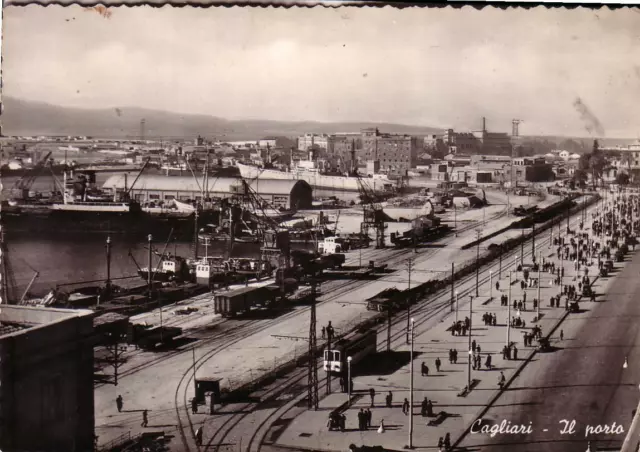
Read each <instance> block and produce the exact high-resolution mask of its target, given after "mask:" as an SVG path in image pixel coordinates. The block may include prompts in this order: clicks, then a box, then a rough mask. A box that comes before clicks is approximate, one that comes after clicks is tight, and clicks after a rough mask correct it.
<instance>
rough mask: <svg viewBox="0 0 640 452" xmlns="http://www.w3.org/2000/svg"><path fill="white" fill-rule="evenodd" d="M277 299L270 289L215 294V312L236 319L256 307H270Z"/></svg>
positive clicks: (262, 288)
mask: <svg viewBox="0 0 640 452" xmlns="http://www.w3.org/2000/svg"><path fill="white" fill-rule="evenodd" d="M275 297H276V292H274V291H272V290H270V289H269V288H268V287H241V288H240V289H234V290H230V291H228V292H221V293H217V294H215V296H214V312H215V313H216V314H221V315H222V316H223V317H235V316H237V315H240V314H244V313H246V312H249V311H250V310H251V308H253V307H256V306H259V307H269V306H270V305H271V304H272V303H273V301H274V300H275Z"/></svg>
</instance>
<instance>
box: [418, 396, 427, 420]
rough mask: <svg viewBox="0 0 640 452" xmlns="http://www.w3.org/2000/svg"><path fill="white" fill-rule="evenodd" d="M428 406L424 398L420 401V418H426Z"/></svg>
mask: <svg viewBox="0 0 640 452" xmlns="http://www.w3.org/2000/svg"><path fill="white" fill-rule="evenodd" d="M428 404H429V400H428V399H427V398H426V397H425V398H424V400H423V401H422V404H421V405H420V416H423V417H424V416H426V415H427V405H428Z"/></svg>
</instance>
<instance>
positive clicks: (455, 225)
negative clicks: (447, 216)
mask: <svg viewBox="0 0 640 452" xmlns="http://www.w3.org/2000/svg"><path fill="white" fill-rule="evenodd" d="M453 229H455V232H456V237H458V209H457V208H456V205H455V203H454V204H453Z"/></svg>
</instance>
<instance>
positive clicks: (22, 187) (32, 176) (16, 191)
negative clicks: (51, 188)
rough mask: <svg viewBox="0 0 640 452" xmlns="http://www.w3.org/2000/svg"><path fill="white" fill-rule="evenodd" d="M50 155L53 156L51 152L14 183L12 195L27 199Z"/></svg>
mask: <svg viewBox="0 0 640 452" xmlns="http://www.w3.org/2000/svg"><path fill="white" fill-rule="evenodd" d="M49 157H51V152H49V153H48V154H47V155H46V156H45V157H44V158H43V159H41V160H40V161H38V163H36V165H35V166H34V167H33V168H31V170H29V171H28V172H27V173H26V174H25V175H24V176H22V177H21V178H20V179H18V180H17V181H16V182H15V183H14V184H13V187H11V195H12V196H13V197H15V198H18V199H27V198H28V197H29V190H31V187H32V186H33V183H34V182H35V181H36V179H37V178H38V177H39V176H40V174H41V173H42V171H43V170H44V168H45V167H46V164H47V162H49Z"/></svg>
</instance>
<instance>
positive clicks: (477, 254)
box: [476, 229, 481, 297]
mask: <svg viewBox="0 0 640 452" xmlns="http://www.w3.org/2000/svg"><path fill="white" fill-rule="evenodd" d="M480 233H481V231H480V230H479V229H478V230H476V297H478V296H480V294H479V293H478V285H479V280H480Z"/></svg>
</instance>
